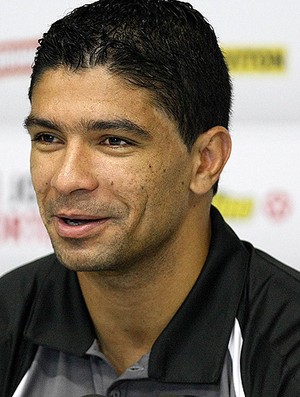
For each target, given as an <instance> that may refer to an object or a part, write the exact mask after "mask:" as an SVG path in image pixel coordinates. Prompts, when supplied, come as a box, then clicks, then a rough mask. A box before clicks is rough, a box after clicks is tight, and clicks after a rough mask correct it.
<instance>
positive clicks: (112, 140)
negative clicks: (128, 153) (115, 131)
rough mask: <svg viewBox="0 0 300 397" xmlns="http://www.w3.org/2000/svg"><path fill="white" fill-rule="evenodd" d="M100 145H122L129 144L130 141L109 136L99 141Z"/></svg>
mask: <svg viewBox="0 0 300 397" xmlns="http://www.w3.org/2000/svg"><path fill="white" fill-rule="evenodd" d="M101 145H106V146H115V147H118V146H119V147H122V146H123V147H124V146H128V145H130V142H129V141H127V140H125V139H122V138H119V137H117V136H109V137H107V138H106V139H105V140H103V141H102V142H101Z"/></svg>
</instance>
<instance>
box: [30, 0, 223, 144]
mask: <svg viewBox="0 0 300 397" xmlns="http://www.w3.org/2000/svg"><path fill="white" fill-rule="evenodd" d="M97 65H105V67H106V68H107V69H108V70H109V71H110V72H112V73H114V74H117V75H120V76H122V77H123V78H124V79H126V80H127V81H129V82H130V83H132V84H135V85H138V86H140V87H144V88H146V89H148V90H149V92H150V93H151V94H152V97H153V100H154V101H155V103H156V105H158V106H159V107H161V108H162V109H163V110H164V111H165V112H166V113H167V114H168V115H169V116H170V117H171V118H172V119H173V120H174V121H175V122H176V124H177V126H178V129H179V132H180V134H181V136H182V138H183V141H184V143H185V144H186V145H187V147H188V148H191V147H192V145H193V143H194V142H195V140H196V139H197V137H198V136H199V134H201V133H202V132H205V131H206V130H208V129H209V128H211V127H213V126H215V125H222V126H224V127H226V128H227V127H228V123H229V116H230V108H231V82H230V77H229V74H228V69H227V66H226V63H225V60H224V57H223V54H222V51H221V50H220V48H219V45H218V42H217V38H216V35H215V33H214V31H213V28H212V27H211V25H210V24H209V23H208V22H207V21H206V19H205V18H204V17H203V16H202V15H201V14H200V12H198V11H197V10H195V9H193V7H192V6H191V5H190V4H188V3H183V2H180V1H176V0H99V1H96V2H94V3H92V4H86V5H84V6H82V7H79V8H76V9H75V10H73V11H72V12H71V13H69V14H68V15H66V16H65V17H64V18H62V19H60V20H58V21H56V22H55V23H53V24H52V26H51V27H50V29H49V31H48V32H47V33H45V34H44V35H43V38H42V39H40V40H39V47H38V49H37V52H36V56H35V60H34V64H33V69H32V75H31V85H30V89H29V98H30V99H31V96H32V90H33V88H34V86H35V84H36V82H37V81H38V79H39V78H40V77H41V75H42V74H43V72H44V71H46V70H48V69H55V68H57V67H60V66H65V67H67V68H69V69H70V70H74V71H75V70H78V69H82V68H91V67H94V66H97Z"/></svg>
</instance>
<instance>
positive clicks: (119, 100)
mask: <svg viewBox="0 0 300 397" xmlns="http://www.w3.org/2000/svg"><path fill="white" fill-rule="evenodd" d="M27 127H28V130H29V133H30V136H31V139H32V152H31V173H32V180H33V185H34V188H35V191H36V195H37V200H38V204H39V208H40V212H41V216H42V219H43V221H44V223H45V226H46V228H47V230H48V233H49V235H50V238H51V241H52V244H53V247H54V249H55V251H56V254H57V255H58V257H59V259H60V260H61V262H62V263H63V264H65V265H66V266H67V267H69V268H72V269H74V270H122V269H123V270H124V269H126V267H130V266H134V264H136V263H140V262H142V261H145V259H146V260H147V259H149V260H150V259H151V257H155V256H158V257H163V255H165V254H166V253H167V252H170V251H172V248H174V247H175V245H177V246H178V244H180V243H181V237H182V236H183V233H187V230H188V225H187V217H188V213H189V207H190V194H191V193H190V189H189V183H190V178H191V170H192V164H191V156H190V154H189V152H188V150H187V148H186V146H185V145H184V143H183V142H182V140H181V138H180V136H179V133H178V131H177V128H176V125H175V123H174V122H173V121H171V120H170V118H169V117H168V116H167V115H166V114H164V113H163V112H162V111H161V110H159V109H158V108H156V107H155V106H154V105H153V103H152V102H151V100H150V95H149V93H148V92H147V91H146V90H144V89H141V88H137V87H134V86H132V85H129V84H126V82H125V81H124V80H123V79H122V78H120V77H117V76H113V75H111V74H110V73H109V72H107V71H106V69H105V68H104V67H96V68H92V69H88V70H84V71H78V72H70V71H67V70H66V69H64V68H61V69H57V70H50V71H46V72H44V74H43V75H42V78H41V80H39V81H38V83H37V84H36V86H35V88H34V90H33V95H32V110H31V114H30V116H29V117H28V119H27Z"/></svg>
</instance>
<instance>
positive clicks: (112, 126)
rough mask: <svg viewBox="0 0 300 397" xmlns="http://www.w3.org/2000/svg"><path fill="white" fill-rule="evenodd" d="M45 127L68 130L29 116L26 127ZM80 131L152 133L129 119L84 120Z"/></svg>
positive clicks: (141, 134) (56, 124)
mask: <svg viewBox="0 0 300 397" xmlns="http://www.w3.org/2000/svg"><path fill="white" fill-rule="evenodd" d="M34 126H36V127H43V128H47V129H51V130H55V131H62V130H64V129H66V126H64V125H63V124H60V123H57V122H56V121H54V120H48V119H44V118H40V117H35V116H33V115H29V116H28V117H27V118H26V119H25V121H24V127H25V128H27V129H28V128H30V127H34ZM78 128H79V129H84V130H86V131H88V132H93V131H105V130H122V131H124V130H125V131H128V132H131V133H133V134H135V135H137V136H139V137H144V138H150V137H151V133H150V132H149V131H148V130H146V129H145V128H143V127H141V126H139V125H138V124H136V123H134V122H133V121H131V120H128V119H125V118H124V119H123V118H122V119H113V120H88V121H85V120H82V121H81V122H80V123H79V125H78Z"/></svg>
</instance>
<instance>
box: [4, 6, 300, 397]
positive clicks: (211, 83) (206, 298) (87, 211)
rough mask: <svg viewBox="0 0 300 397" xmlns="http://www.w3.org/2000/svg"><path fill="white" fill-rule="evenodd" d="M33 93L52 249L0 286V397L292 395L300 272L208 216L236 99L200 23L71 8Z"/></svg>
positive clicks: (36, 163)
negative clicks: (52, 250)
mask: <svg viewBox="0 0 300 397" xmlns="http://www.w3.org/2000/svg"><path fill="white" fill-rule="evenodd" d="M29 98H30V101H31V112H30V114H29V116H28V117H27V119H26V121H25V126H26V128H27V129H28V131H29V135H30V137H31V140H32V152H31V173H32V180H33V185H34V188H35V191H36V195H37V200H38V204H39V208H40V213H41V216H42V219H43V221H44V223H45V226H46V228H47V230H48V233H49V235H50V238H51V241H52V244H53V248H54V251H55V254H53V255H50V256H48V257H46V258H42V259H40V260H37V261H36V262H34V263H31V264H28V265H26V266H24V267H22V268H20V269H17V270H15V271H13V272H11V273H10V274H8V275H6V276H5V277H3V278H2V280H1V283H0V291H1V293H0V299H1V300H0V302H1V314H0V316H1V317H0V318H1V321H0V324H1V328H0V329H1V344H0V351H1V364H0V366H1V372H0V374H1V378H0V384H1V393H0V396H1V397H11V396H14V397H25V396H26V397H27V396H30V397H37V396H51V397H66V396H72V397H79V396H83V395H88V394H92V393H96V394H98V395H106V396H128V397H134V396H166V395H169V396H174V395H176V396H185V395H189V396H202V397H203V396H206V397H229V396H230V397H242V396H246V397H258V396H259V397H275V396H278V397H279V396H280V397H296V396H297V397H299V395H300V334H299V332H300V278H299V274H298V273H297V272H296V271H294V270H292V269H290V268H288V267H286V266H285V265H283V264H281V263H279V262H277V261H276V260H275V259H273V258H271V257H270V256H268V255H267V254H265V253H262V252H260V251H258V250H256V249H255V248H253V247H252V246H251V245H250V244H249V243H245V242H241V241H240V240H239V239H238V237H237V236H236V235H235V234H234V233H233V231H232V230H231V229H230V228H229V226H227V225H226V223H225V222H224V220H223V219H222V217H221V215H220V214H219V213H218V211H217V210H216V209H214V208H213V207H212V206H211V201H212V197H213V194H214V193H215V192H216V190H217V184H218V180H219V177H220V174H221V172H222V169H223V167H224V165H225V163H226V161H227V159H228V157H229V154H230V149H231V141H230V136H229V133H228V131H227V127H228V121H229V113H230V103H231V86H230V79H229V76H228V71H227V68H226V65H225V62H224V59H223V56H222V53H221V51H220V49H219V47H218V44H217V41H216V37H215V34H214V32H213V30H212V28H211V27H210V25H209V24H208V23H207V22H206V20H205V19H204V18H203V17H202V16H201V15H200V14H199V13H198V12H197V11H195V10H193V8H192V7H191V6H190V5H188V4H186V3H181V2H178V1H172V0H170V1H167V0H135V1H132V0H131V1H129V0H100V1H97V2H95V3H93V4H89V5H86V6H83V7H81V8H78V9H76V10H74V11H73V12H72V13H70V14H69V15H68V16H66V17H65V18H63V19H61V20H59V21H57V22H56V23H54V24H53V25H52V26H51V28H50V30H49V32H48V33H46V34H45V35H44V37H43V39H42V40H41V41H40V47H39V48H38V51H37V54H36V58H35V62H34V65H33V72H32V78H31V85H30V90H29Z"/></svg>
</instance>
